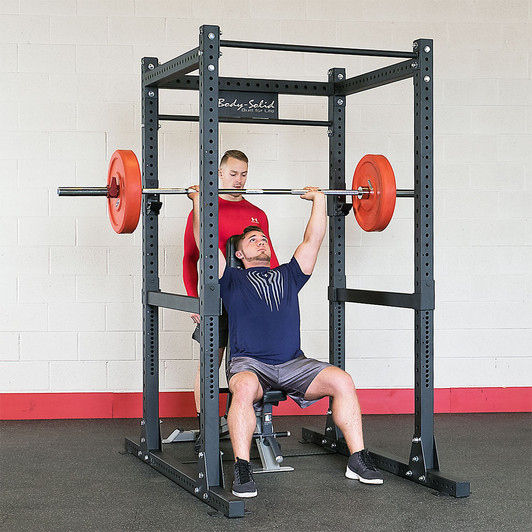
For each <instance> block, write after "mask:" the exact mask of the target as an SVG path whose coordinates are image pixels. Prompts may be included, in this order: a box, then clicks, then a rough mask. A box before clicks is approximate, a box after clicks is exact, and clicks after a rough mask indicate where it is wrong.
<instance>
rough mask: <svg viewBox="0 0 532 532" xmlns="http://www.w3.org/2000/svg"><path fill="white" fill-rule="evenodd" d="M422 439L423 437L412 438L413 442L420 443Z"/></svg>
mask: <svg viewBox="0 0 532 532" xmlns="http://www.w3.org/2000/svg"><path fill="white" fill-rule="evenodd" d="M420 441H421V438H417V437H416V438H412V443H419V442H420Z"/></svg>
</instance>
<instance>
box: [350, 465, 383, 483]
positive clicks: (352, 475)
mask: <svg viewBox="0 0 532 532" xmlns="http://www.w3.org/2000/svg"><path fill="white" fill-rule="evenodd" d="M345 476H346V477H347V478H350V479H351V480H359V481H360V482H362V483H363V484H382V483H383V482H384V480H383V479H382V478H363V477H361V476H360V475H357V474H356V473H355V472H354V471H351V469H349V467H348V468H347V469H346V470H345Z"/></svg>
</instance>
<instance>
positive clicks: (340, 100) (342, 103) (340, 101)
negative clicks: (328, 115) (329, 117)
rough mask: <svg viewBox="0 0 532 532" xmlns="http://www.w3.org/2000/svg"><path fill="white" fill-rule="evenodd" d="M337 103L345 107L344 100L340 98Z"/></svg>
mask: <svg viewBox="0 0 532 532" xmlns="http://www.w3.org/2000/svg"><path fill="white" fill-rule="evenodd" d="M336 103H337V104H338V105H344V101H343V100H342V98H338V100H336Z"/></svg>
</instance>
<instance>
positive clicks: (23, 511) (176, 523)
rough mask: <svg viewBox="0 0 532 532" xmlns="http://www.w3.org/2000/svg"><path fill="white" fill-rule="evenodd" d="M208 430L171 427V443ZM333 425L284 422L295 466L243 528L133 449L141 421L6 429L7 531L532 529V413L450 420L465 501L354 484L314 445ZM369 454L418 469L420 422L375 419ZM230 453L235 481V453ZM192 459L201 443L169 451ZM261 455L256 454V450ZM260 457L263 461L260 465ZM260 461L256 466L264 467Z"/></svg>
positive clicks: (8, 425)
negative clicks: (313, 435)
mask: <svg viewBox="0 0 532 532" xmlns="http://www.w3.org/2000/svg"><path fill="white" fill-rule="evenodd" d="M196 424H197V422H196V420H195V419H192V418H185V419H179V420H177V419H165V420H164V423H163V425H162V427H163V429H162V433H163V437H166V436H168V435H169V434H170V432H172V430H173V429H175V428H176V427H181V428H184V429H188V428H196ZM324 424H325V420H324V418H323V417H321V416H295V417H277V418H275V428H276V430H290V431H291V434H292V435H291V436H290V437H289V438H283V439H282V440H281V442H282V447H283V452H284V454H285V465H291V466H293V467H294V468H295V470H294V471H293V472H283V473H274V474H262V475H256V477H255V479H256V482H257V485H258V490H259V495H258V497H256V498H254V499H248V500H247V501H246V503H245V505H246V515H245V517H243V518H236V519H228V518H226V517H225V516H223V515H221V514H220V513H218V512H216V511H215V510H213V509H212V508H211V507H210V506H207V505H206V504H204V503H202V502H200V501H199V500H198V499H196V498H195V497H194V496H192V495H191V494H189V493H188V492H186V491H185V490H183V489H182V488H180V487H179V486H177V485H176V484H174V483H173V482H171V481H170V480H168V479H167V478H166V477H164V476H162V475H161V474H159V473H158V472H157V471H155V470H154V469H152V468H151V467H149V466H148V465H146V464H144V463H142V462H141V461H140V460H139V459H137V458H136V457H134V456H132V455H131V454H127V453H125V451H124V437H125V436H129V437H135V438H138V436H139V434H140V427H139V420H134V419H118V420H117V419H114V420H107V419H106V420H54V421H3V422H1V423H0V429H1V432H0V434H1V436H0V445H1V462H0V463H1V484H0V485H1V488H0V489H1V493H0V506H1V511H0V529H1V530H2V531H5V532H14V531H17V532H20V531H31V532H36V531H41V530H42V531H71V530H72V531H73V530H76V531H85V530H95V531H131V532H133V531H166V530H168V531H170V530H171V531H226V530H231V531H240V530H242V531H246V532H249V531H255V530H261V531H270V530H288V531H303V530H304V531H329V530H331V531H332V530H357V531H362V532H366V531H374V530H375V531H401V532H402V531H422V530H423V531H425V530H427V531H429V530H430V531H440V530H442V531H443V530H445V531H463V532H465V531H477V530H478V531H487V532H492V531H493V532H495V531H501V532H503V531H504V532H508V531H519V532H522V531H526V530H532V512H531V499H532V497H531V495H532V494H531V491H532V490H531V486H532V483H531V478H532V477H531V469H532V430H531V427H532V415H531V414H452V415H451V414H439V415H436V416H435V436H436V444H437V446H438V454H439V461H440V470H441V472H442V473H443V474H445V475H447V476H450V477H452V478H455V479H456V480H465V481H469V482H470V483H471V495H470V496H469V497H466V498H460V499H456V498H453V497H450V496H447V495H442V494H439V493H438V492H435V491H434V490H432V489H429V488H426V487H423V486H421V485H418V484H415V483H411V482H409V481H407V480H404V479H401V478H399V477H396V476H394V475H392V474H389V473H386V472H384V484H383V485H381V486H368V485H363V484H361V483H359V482H358V481H353V480H348V479H347V478H345V477H344V470H345V464H346V457H343V456H339V455H336V454H329V453H327V452H326V451H324V450H323V449H321V448H319V447H317V446H315V445H313V444H302V443H301V442H300V441H299V440H300V438H301V428H302V427H304V426H305V427H317V428H319V429H321V430H323V428H324ZM364 431H365V439H366V445H367V447H368V448H370V449H371V448H372V446H373V447H374V448H375V449H379V450H381V451H385V452H386V451H387V452H389V453H390V454H393V455H396V456H398V457H400V458H401V459H403V460H404V461H407V460H408V456H409V453H410V440H411V438H412V433H413V418H412V416H406V415H393V416H385V415H371V416H364ZM222 448H223V449H224V451H225V458H227V461H226V462H224V470H225V471H226V479H227V481H228V482H229V483H230V482H231V481H232V467H231V451H230V447H229V442H228V441H223V442H222ZM167 450H168V452H171V453H177V454H179V455H180V456H182V457H183V461H194V460H195V459H196V457H195V455H194V453H193V449H192V443H177V444H171V445H169V446H165V452H166V451H167ZM254 452H255V453H256V450H254ZM252 458H253V457H252ZM256 459H257V454H255V455H254V461H255V462H256V463H257V464H258V461H256Z"/></svg>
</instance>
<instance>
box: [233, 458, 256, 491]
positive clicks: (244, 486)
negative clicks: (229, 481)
mask: <svg viewBox="0 0 532 532" xmlns="http://www.w3.org/2000/svg"><path fill="white" fill-rule="evenodd" d="M233 495H236V496H237V497H256V496H257V486H256V485H255V481H254V480H253V470H252V467H251V464H250V463H249V462H247V461H246V460H241V459H240V458H238V457H237V458H236V462H235V480H234V481H233Z"/></svg>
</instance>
